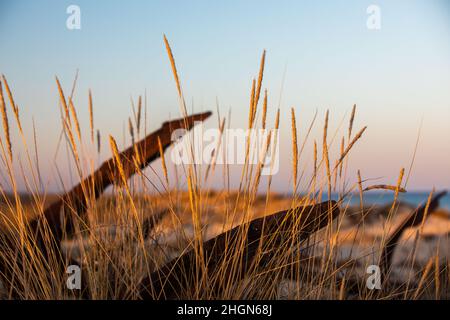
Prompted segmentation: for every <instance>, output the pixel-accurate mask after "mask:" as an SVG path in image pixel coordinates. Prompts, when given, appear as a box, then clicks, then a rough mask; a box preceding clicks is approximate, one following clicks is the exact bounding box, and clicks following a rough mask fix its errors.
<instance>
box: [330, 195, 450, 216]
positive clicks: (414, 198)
mask: <svg viewBox="0 0 450 320" xmlns="http://www.w3.org/2000/svg"><path fill="white" fill-rule="evenodd" d="M437 193H438V191H436V192H435V194H437ZM429 195H430V192H420V191H410V192H406V193H401V194H399V201H400V202H403V203H407V204H410V205H412V206H415V207H417V206H420V205H422V204H425V203H426V201H427V199H428V197H429ZM326 198H327V197H326V195H323V196H322V199H326ZM331 198H332V199H334V200H337V199H338V198H339V195H338V194H337V193H336V194H335V193H333V194H332V195H331ZM347 199H348V201H349V202H350V205H359V201H360V200H359V193H352V194H350V195H348V196H347ZM392 201H394V193H393V192H365V193H364V205H365V206H371V205H385V204H389V203H392ZM439 207H440V208H443V209H446V210H449V211H450V193H447V194H446V195H445V196H444V197H442V198H441V199H440V202H439Z"/></svg>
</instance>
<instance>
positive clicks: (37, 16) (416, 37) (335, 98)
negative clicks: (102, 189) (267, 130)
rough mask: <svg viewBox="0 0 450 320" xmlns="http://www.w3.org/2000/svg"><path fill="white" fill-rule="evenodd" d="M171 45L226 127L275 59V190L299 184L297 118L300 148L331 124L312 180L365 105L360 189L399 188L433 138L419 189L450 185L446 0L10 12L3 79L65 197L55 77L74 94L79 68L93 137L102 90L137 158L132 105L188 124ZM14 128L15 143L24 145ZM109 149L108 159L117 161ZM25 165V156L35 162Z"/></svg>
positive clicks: (93, 6) (23, 8)
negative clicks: (75, 21) (376, 12)
mask: <svg viewBox="0 0 450 320" xmlns="http://www.w3.org/2000/svg"><path fill="white" fill-rule="evenodd" d="M70 5H77V6H79V8H80V10H81V20H80V21H81V29H76V30H70V29H68V28H67V26H66V20H67V19H68V17H69V14H67V12H66V9H67V7H69V6H70ZM371 5H376V6H378V8H379V9H380V13H381V15H380V29H376V30H373V29H369V28H368V27H367V20H368V19H369V17H370V15H371V14H370V13H369V14H368V13H367V8H368V7H369V6H371ZM163 34H166V36H167V38H168V39H169V41H170V43H171V46H172V50H173V53H174V55H175V59H176V63H177V66H178V71H179V74H180V80H181V82H182V86H183V92H184V95H185V99H186V101H187V104H188V106H189V109H190V110H194V111H195V112H200V111H204V110H213V111H215V110H216V101H218V104H219V111H220V113H221V115H222V116H226V115H228V112H229V111H230V110H231V127H235V128H239V127H242V128H243V127H245V126H246V124H247V115H248V104H249V102H248V101H249V94H250V88H251V81H252V78H254V77H256V76H257V73H258V68H259V60H260V57H261V53H262V51H263V50H264V49H265V50H266V51H267V56H266V68H265V74H264V83H263V87H264V88H267V90H268V95H269V104H268V106H269V112H268V119H270V121H271V123H273V119H274V117H275V113H276V109H277V107H278V106H279V107H280V109H281V126H282V128H283V129H282V130H281V139H280V141H281V145H280V150H281V153H280V157H281V158H280V163H281V165H280V171H279V172H278V173H277V174H276V175H275V176H274V180H273V188H275V189H277V190H280V191H286V190H289V189H290V186H291V182H290V179H291V167H290V162H291V154H290V143H291V142H290V141H291V137H290V108H291V107H293V108H295V111H296V116H297V122H298V125H299V139H300V141H303V139H304V138H305V134H306V129H307V127H308V125H309V122H310V121H311V120H312V118H313V116H314V113H315V112H316V110H317V112H318V120H317V129H315V130H313V132H312V135H311V137H310V139H309V141H308V143H307V148H308V149H307V150H308V151H307V152H306V154H305V155H304V156H303V158H301V159H300V168H306V167H308V166H310V165H311V153H312V152H311V151H312V143H313V140H314V139H316V140H318V141H321V136H320V135H321V130H322V129H321V126H323V118H324V115H325V111H326V110H327V109H329V110H330V128H329V132H330V134H331V136H333V135H336V138H335V139H334V140H333V146H332V151H333V150H337V149H338V148H339V140H340V136H341V135H342V134H345V130H346V127H347V121H348V116H349V113H350V111H351V108H352V106H353V104H356V105H357V108H358V109H357V118H356V121H355V130H358V129H360V128H361V127H362V126H365V125H367V126H368V129H367V131H366V133H365V134H364V136H363V139H362V140H361V141H360V142H359V143H358V144H357V145H356V147H355V149H354V150H353V151H352V153H351V159H350V162H349V168H351V170H350V171H351V172H349V177H350V179H353V178H354V175H355V173H356V170H358V169H360V170H361V173H362V175H363V177H364V179H374V180H370V181H374V182H377V183H389V184H395V182H396V180H397V176H398V172H399V170H400V168H402V167H405V168H406V169H407V170H408V169H409V168H410V166H411V161H412V159H413V154H414V150H415V145H416V140H417V136H418V133H419V129H420V128H421V130H420V139H419V144H418V148H417V152H416V156H415V158H414V164H413V169H412V173H411V176H410V178H409V180H408V187H409V188H410V189H414V190H429V189H431V188H433V187H436V188H438V189H440V188H449V187H450V126H449V121H450V41H449V39H450V3H449V2H448V1H446V0H396V1H387V0H385V1H383V0H378V1H376V0H370V1H365V0H355V1H327V0H322V1H276V2H275V1H251V0H249V1H137V0H136V1H127V2H126V4H125V2H124V1H119V0H115V1H114V0H111V1H106V0H98V1H84V0H71V1H52V0H39V1H32V0H17V1H7V0H0V73H3V74H5V75H6V77H7V78H8V80H9V83H10V86H11V87H12V89H13V92H14V95H15V99H16V102H17V104H18V105H19V107H20V113H21V117H22V121H23V123H24V127H25V133H26V136H27V139H28V140H29V141H32V140H33V121H34V123H35V126H36V135H37V141H38V146H39V148H38V150H39V159H40V165H41V174H42V175H43V176H46V177H48V178H47V179H46V186H47V187H48V188H49V190H57V189H58V183H57V182H55V181H54V180H57V179H55V177H56V175H57V173H56V171H55V165H54V164H55V161H56V163H58V168H60V169H61V170H62V171H63V172H64V171H67V167H69V166H70V165H68V164H67V165H66V161H65V160H64V159H65V156H66V153H65V152H63V151H61V150H60V152H59V153H58V154H57V155H56V158H55V152H56V149H57V144H58V137H59V134H60V131H61V123H60V114H59V107H58V92H57V87H56V84H55V75H57V76H58V77H59V79H60V80H61V82H62V85H63V87H64V89H65V90H66V92H69V91H70V88H71V86H72V82H73V79H74V76H75V73H76V71H77V70H79V77H78V82H77V88H76V94H75V99H74V102H75V105H76V107H77V110H78V113H79V114H78V116H79V118H80V120H81V125H82V127H83V128H85V129H87V128H88V123H89V115H88V107H87V92H88V89H89V88H91V89H92V92H93V98H94V111H95V112H94V114H95V126H96V128H97V129H99V130H100V132H101V134H102V140H103V141H106V139H107V137H108V135H109V134H111V135H113V136H115V137H117V139H118V141H119V142H120V143H119V144H120V146H121V147H124V146H125V145H127V144H128V143H129V139H128V140H127V138H123V137H124V133H123V132H124V130H125V129H124V127H125V124H126V123H127V121H128V117H129V116H130V115H131V114H132V111H131V106H130V105H131V103H130V99H131V97H132V98H133V99H134V100H137V97H138V95H141V94H144V92H146V94H147V99H148V118H147V127H148V131H150V130H151V129H155V128H157V127H159V125H160V124H161V122H162V121H164V120H167V119H169V118H175V117H178V116H179V115H180V107H179V103H178V99H177V92H176V87H175V83H174V81H173V77H172V74H171V69H170V64H169V61H168V58H167V54H166V51H165V47H164V42H163ZM215 116H216V115H215ZM10 117H11V118H12V115H10ZM216 122H217V120H216V118H214V119H213V120H211V121H210V122H209V124H208V125H209V126H214V125H216ZM12 130H13V131H14V133H13V145H15V146H17V145H20V144H21V139H20V136H19V135H17V133H16V131H17V130H16V128H14V127H13V128H12ZM86 131H88V130H86ZM0 136H1V137H2V138H3V135H0ZM330 140H331V138H330ZM104 144H105V145H106V143H104ZM17 150H19V147H17ZM102 150H103V151H102V154H101V158H102V159H106V158H107V157H108V156H109V150H108V148H106V147H105V146H104V147H103V149H102ZM18 157H20V158H21V159H24V158H25V156H24V153H23V151H22V153H21V154H19V155H18ZM55 159H56V160H55ZM64 168H65V169H66V170H64ZM64 175H65V174H64V173H63V176H64ZM50 177H51V178H50ZM233 179H238V177H237V178H236V177H234V178H233ZM219 180H220V179H219ZM69 184H70V183H69Z"/></svg>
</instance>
